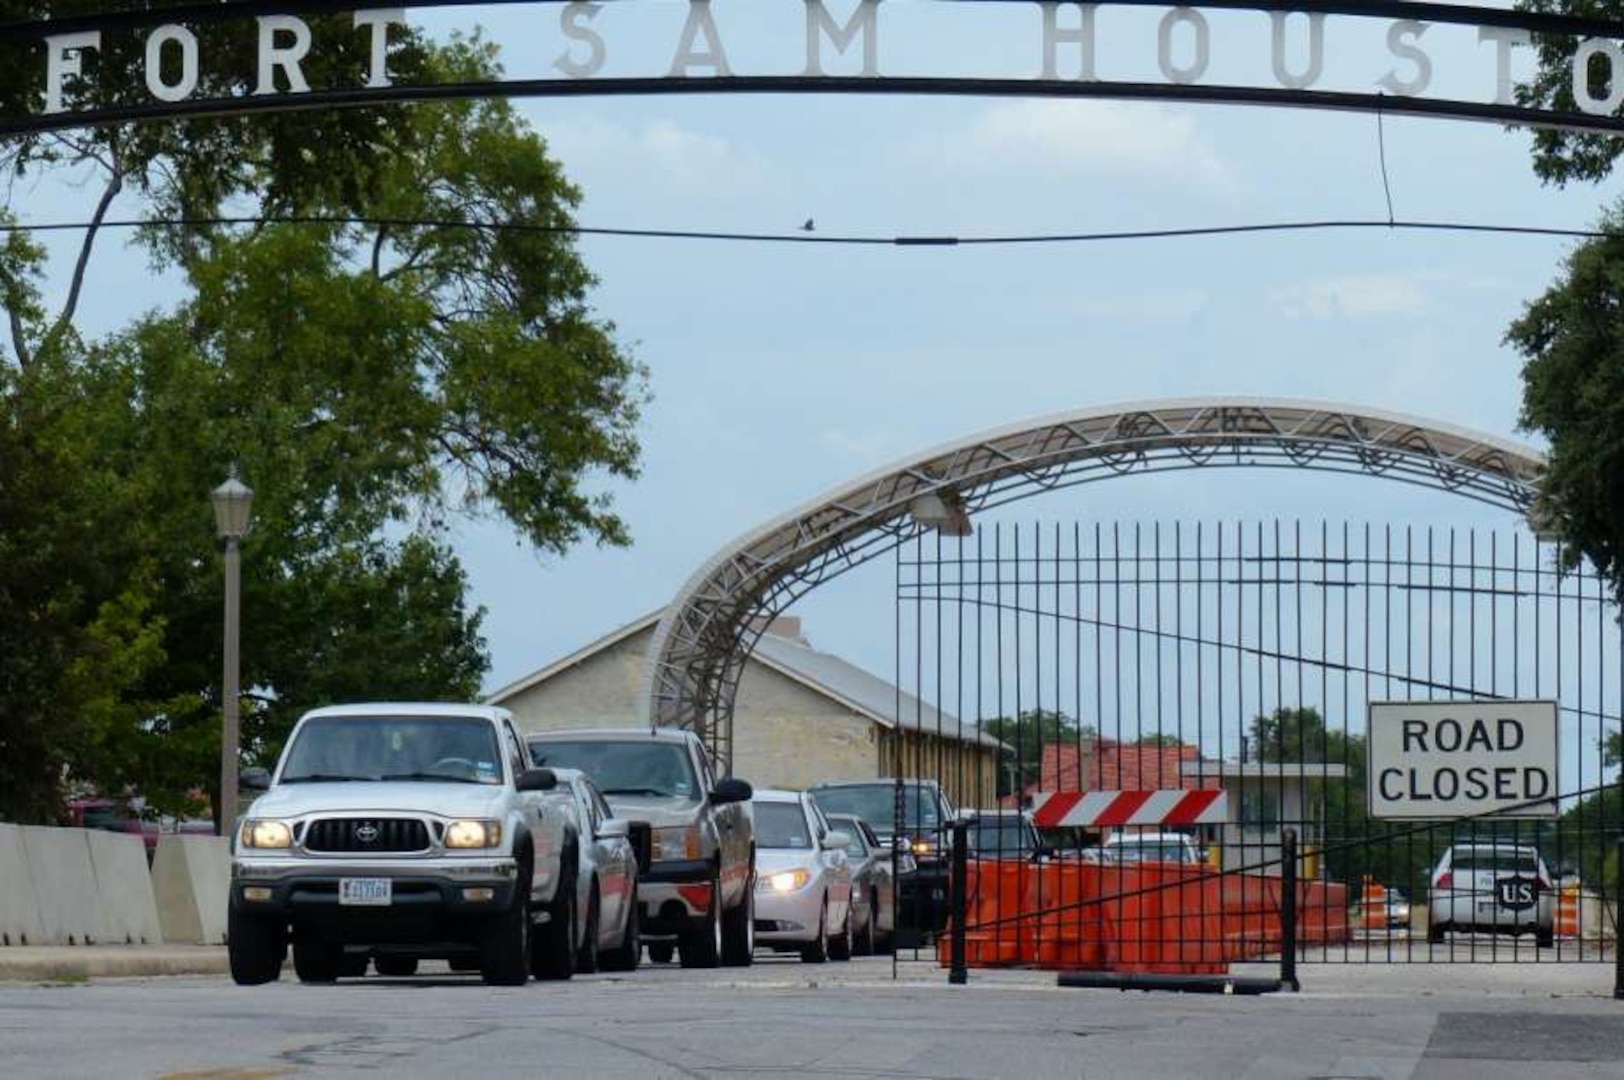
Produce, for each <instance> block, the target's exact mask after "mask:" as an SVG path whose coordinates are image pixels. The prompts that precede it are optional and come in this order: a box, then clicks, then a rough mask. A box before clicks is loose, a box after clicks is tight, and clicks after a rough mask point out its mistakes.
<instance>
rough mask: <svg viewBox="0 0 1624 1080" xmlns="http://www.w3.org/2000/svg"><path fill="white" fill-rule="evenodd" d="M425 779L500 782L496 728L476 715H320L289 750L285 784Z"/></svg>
mask: <svg viewBox="0 0 1624 1080" xmlns="http://www.w3.org/2000/svg"><path fill="white" fill-rule="evenodd" d="M344 780H420V781H443V782H452V783H464V784H500V783H501V782H502V756H501V753H500V751H499V750H498V747H497V742H496V729H495V728H494V727H492V726H491V724H490V722H489V721H487V720H482V719H480V718H478V717H472V716H321V717H317V718H315V719H313V720H309V721H306V722H305V724H304V726H303V727H301V728H300V729H299V733H298V734H297V735H296V736H294V739H293V745H292V746H291V747H289V748H288V757H287V762H286V764H284V765H283V767H282V776H281V779H280V783H284V784H298V783H314V782H318V781H344Z"/></svg>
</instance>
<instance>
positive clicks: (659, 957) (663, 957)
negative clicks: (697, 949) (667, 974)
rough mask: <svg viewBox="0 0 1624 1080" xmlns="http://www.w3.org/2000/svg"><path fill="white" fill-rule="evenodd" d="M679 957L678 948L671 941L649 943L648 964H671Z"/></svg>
mask: <svg viewBox="0 0 1624 1080" xmlns="http://www.w3.org/2000/svg"><path fill="white" fill-rule="evenodd" d="M676 957H677V947H676V946H675V945H673V944H671V943H670V942H669V941H651V942H649V943H648V962H649V963H651V964H669V963H670V962H671V961H672V960H675V959H676Z"/></svg>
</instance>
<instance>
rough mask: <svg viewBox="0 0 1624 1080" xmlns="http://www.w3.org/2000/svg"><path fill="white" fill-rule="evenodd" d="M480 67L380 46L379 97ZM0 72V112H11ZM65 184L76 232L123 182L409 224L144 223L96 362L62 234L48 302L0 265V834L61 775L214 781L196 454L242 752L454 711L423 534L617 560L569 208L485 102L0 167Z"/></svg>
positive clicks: (155, 207)
mask: <svg viewBox="0 0 1624 1080" xmlns="http://www.w3.org/2000/svg"><path fill="white" fill-rule="evenodd" d="M83 6H86V7H89V6H92V5H83ZM25 7H26V6H24V5H12V8H14V9H16V8H25ZM70 7H72V5H61V6H53V7H52V10H53V11H57V12H59V13H62V12H64V11H65V10H66V9H67V8H70ZM12 17H16V16H12ZM313 26H314V27H315V29H316V33H317V38H318V47H317V48H315V49H313V50H312V51H311V54H310V56H311V61H310V62H311V63H320V64H330V65H338V66H339V67H340V68H342V69H343V70H335V71H334V72H325V73H321V74H320V77H322V78H324V79H329V80H331V81H342V80H341V79H340V78H339V77H340V76H345V77H347V75H346V73H348V74H353V75H354V76H355V78H354V79H350V81H358V79H359V77H360V76H359V72H360V71H361V68H362V66H363V65H364V63H365V60H366V56H365V49H364V47H363V45H364V39H361V38H356V37H355V36H354V34H353V32H352V31H351V30H350V29H348V19H347V16H346V17H342V18H338V17H335V18H333V19H317V20H315V21H314V23H313ZM323 34H327V35H329V36H330V37H332V38H333V39H334V40H333V42H329V43H326V44H324V43H323V41H322V35H323ZM337 38H343V39H344V41H343V42H338V41H337ZM245 41H246V39H245ZM345 42H347V43H348V44H345ZM206 44H207V43H206ZM327 44H333V45H334V47H332V48H328V47H327ZM239 45H241V46H242V47H245V48H251V47H252V43H251V41H246V44H244V43H239ZM137 59H138V58H134V57H130V56H125V55H123V54H121V53H119V52H118V50H117V49H111V48H110V49H109V50H108V51H107V52H106V53H104V54H103V56H102V58H101V59H100V60H98V61H97V62H98V63H99V64H101V65H102V68H101V70H100V71H99V72H98V73H97V74H96V78H95V79H94V80H93V82H92V85H93V86H94V87H96V88H97V89H96V90H95V91H94V92H95V93H99V94H108V95H114V96H116V95H118V94H120V93H128V92H130V86H131V85H132V80H139V78H140V75H139V65H138V63H137ZM495 64H496V59H495V54H494V51H493V50H492V49H491V48H490V47H488V46H486V45H485V44H483V43H481V42H479V41H477V40H472V41H454V42H452V43H450V44H447V45H435V44H432V43H429V42H425V41H423V40H421V39H419V38H417V37H415V36H407V37H406V38H405V40H404V41H403V42H402V43H401V44H400V45H399V46H398V47H397V48H396V49H394V50H393V52H392V56H391V68H392V70H394V71H396V72H397V73H401V74H410V69H412V68H413V67H414V66H415V67H417V68H419V69H422V68H429V69H434V70H436V71H438V72H440V73H441V74H442V75H445V76H447V77H457V78H464V77H465V78H485V77H493V76H494V74H495ZM345 65H348V66H347V67H345ZM223 67H224V69H225V70H235V69H234V68H231V67H230V66H229V65H224V66H223ZM243 70H247V68H243ZM310 77H311V79H312V81H315V80H316V79H317V78H318V73H317V72H315V71H312V72H310ZM12 78H13V76H12V75H11V74H7V75H4V76H0V101H5V100H8V95H10V96H11V98H12V99H15V95H17V94H19V93H22V92H24V91H23V90H20V89H19V88H18V86H17V85H16V84H15V83H14V82H10V81H7V80H10V79H12ZM30 92H32V91H30ZM66 164H71V165H73V166H74V167H76V168H77V169H79V170H81V172H82V171H84V170H90V171H91V173H93V174H95V175H99V176H100V177H101V178H102V180H103V181H104V182H105V186H103V187H101V188H100V189H99V190H97V191H95V192H93V195H94V197H95V199H96V206H95V207H94V208H92V210H91V211H90V216H91V217H92V218H94V219H96V220H100V215H102V214H103V213H104V212H105V209H106V205H107V202H108V199H106V198H104V196H107V193H108V192H112V193H114V194H115V195H117V194H118V193H119V192H123V193H124V194H125V195H126V196H128V195H129V194H130V193H131V192H132V191H133V192H135V193H137V194H139V195H140V197H141V200H142V206H143V207H144V208H145V212H146V213H148V214H151V215H167V214H176V213H178V214H183V215H187V216H208V215H212V214H217V213H218V212H219V211H221V210H222V209H225V208H228V207H229V209H231V210H232V212H234V213H237V212H241V210H242V208H243V205H244V203H247V204H249V205H252V206H256V207H259V208H261V209H263V210H265V211H268V212H276V213H289V214H302V215H316V216H333V217H344V218H353V217H363V218H373V219H383V218H387V219H390V220H392V221H397V222H398V221H406V220H423V221H427V222H431V223H430V224H419V225H405V224H400V225H388V226H382V227H376V226H373V227H366V226H358V225H345V224H321V225H311V224H281V225H276V224H265V225H261V226H258V227H251V228H224V227H213V226H197V227H189V228H185V229H178V230H177V229H167V228H163V229H160V228H157V227H153V228H150V229H148V230H146V231H145V232H143V233H142V235H141V243H142V244H143V246H144V247H145V248H146V250H147V251H148V253H149V254H150V255H151V257H152V258H153V260H154V261H155V262H156V263H157V264H159V265H161V266H166V267H169V268H172V269H173V270H175V271H178V273H179V276H180V277H181V278H182V279H183V281H184V290H183V293H182V295H181V297H180V298H179V300H178V302H177V303H175V304H173V305H171V306H169V307H167V308H164V309H161V310H156V311H153V312H150V313H149V314H147V315H145V316H144V317H142V318H140V319H138V320H136V321H135V322H133V323H132V324H130V325H129V326H127V327H124V328H122V329H120V330H118V331H117V332H114V333H111V334H108V335H105V336H103V337H99V338H96V339H87V338H85V337H84V336H83V335H82V334H81V333H80V332H79V331H78V320H79V314H78V308H77V306H76V305H77V303H78V298H79V292H80V287H81V284H82V282H83V280H84V275H83V273H82V271H81V268H80V265H79V264H80V263H81V262H84V261H86V260H88V259H89V258H90V257H91V254H92V252H93V251H94V249H95V244H96V241H97V230H96V229H91V230H87V233H86V236H85V243H84V247H83V248H82V250H81V254H82V256H83V258H82V259H81V260H76V261H75V264H74V268H73V270H72V271H71V277H70V278H69V279H68V280H67V281H65V282H57V283H55V284H57V285H58V287H57V288H55V289H54V290H53V289H48V288H46V286H47V285H49V284H52V283H50V282H47V281H46V280H45V274H46V271H47V269H48V268H49V264H48V263H47V261H46V259H45V256H44V253H43V251H42V250H41V249H40V248H38V247H37V246H36V245H34V244H32V243H31V242H30V241H29V240H28V239H27V238H26V234H13V235H12V236H11V238H10V239H9V240H7V241H6V243H5V244H4V245H3V246H0V302H3V303H4V305H5V308H6V312H7V315H8V320H7V322H8V325H7V327H6V329H8V330H9V331H10V344H11V350H10V353H9V355H5V356H4V357H3V358H0V673H3V674H4V678H3V679H0V816H11V817H19V818H28V819H43V818H48V817H50V816H51V815H52V813H53V808H54V807H57V806H59V805H60V798H59V790H58V789H59V788H60V786H61V784H62V783H63V781H64V779H71V780H73V781H77V782H90V783H94V784H96V785H98V786H100V787H102V788H103V789H109V790H110V789H117V788H123V787H135V788H138V789H139V790H141V791H142V793H143V794H146V795H148V796H149V797H150V798H154V799H155V800H156V801H157V802H158V803H159V804H160V805H163V806H167V807H178V806H179V805H180V804H181V803H182V802H183V801H184V799H185V793H186V791H187V790H188V789H191V788H196V787H199V786H206V785H209V784H211V783H212V782H213V781H214V779H215V774H216V772H217V769H218V754H219V735H218V732H219V709H220V701H219V692H220V691H219V681H220V667H221V660H220V648H221V646H220V611H221V572H220V565H219V562H218V560H217V558H216V557H215V552H216V540H215V538H214V530H213V521H212V517H211V514H210V510H209V506H208V502H207V496H208V492H209V491H210V489H211V488H212V487H213V486H215V485H216V484H218V483H219V482H220V480H221V479H223V477H224V473H225V469H226V467H227V466H228V465H230V464H235V465H236V466H237V467H238V468H239V470H240V472H241V475H242V476H243V478H244V479H245V480H246V481H247V482H248V483H249V484H250V485H251V486H252V487H253V488H254V490H255V495H256V498H255V504H254V526H253V531H252V533H251V535H250V536H249V537H248V538H247V539H246V540H245V542H244V560H243V611H244V622H243V630H242V641H243V650H242V655H243V680H242V681H243V686H244V687H245V688H247V693H246V697H245V703H244V708H245V719H244V732H245V750H246V752H247V753H248V754H249V755H250V756H257V757H260V758H264V757H265V756H267V755H270V754H272V753H274V752H275V751H276V750H277V748H278V747H279V745H280V741H281V739H282V738H283V737H284V736H285V733H286V730H287V727H288V725H289V724H290V723H291V722H292V720H293V719H294V718H296V716H297V715H298V713H299V712H300V711H301V710H303V709H304V708H307V707H309V706H311V705H315V704H319V703H323V702H328V701H333V700H342V699H360V698H381V697H393V698H429V699H445V698H452V699H459V698H460V699H468V698H470V697H472V696H473V695H474V694H476V693H477V691H478V687H479V682H480V678H481V676H482V675H483V672H484V670H485V666H486V658H485V650H484V642H483V640H482V638H481V637H480V632H479V626H480V618H481V613H480V612H479V611H478V610H472V609H470V608H469V606H468V604H467V601H466V586H467V581H466V576H465V574H464V572H463V569H462V567H461V565H460V564H459V562H458V560H457V559H456V557H455V556H454V554H453V553H452V552H451V550H450V547H449V543H448V536H449V533H448V528H449V523H450V521H451V520H452V519H453V516H454V515H457V514H463V513H472V514H480V515H490V516H495V517H498V518H499V519H501V520H504V521H506V522H508V523H510V524H511V525H512V526H513V527H514V528H515V529H516V530H517V531H518V533H519V534H520V535H521V536H522V537H523V538H524V539H525V540H526V541H528V542H529V543H530V544H531V545H533V546H534V547H535V548H537V549H538V550H541V551H546V552H554V553H558V552H563V551H565V550H567V549H568V548H569V547H570V546H571V545H574V544H577V543H579V542H582V541H587V540H591V541H597V542H600V543H614V544H619V543H625V542H627V540H628V536H627V531H626V528H625V524H624V522H622V521H621V519H620V518H619V517H618V516H617V515H616V514H615V512H614V509H613V506H612V505H611V503H610V501H609V499H608V497H607V495H606V494H604V493H603V492H602V490H601V486H600V485H601V481H602V479H603V478H606V477H620V478H626V479H629V478H632V477H635V475H636V471H637V460H638V444H637V439H636V423H637V420H638V414H639V409H640V407H641V404H642V400H643V396H644V390H643V386H644V377H645V376H644V372H643V371H642V369H641V368H640V366H639V365H638V364H637V363H636V362H635V361H634V360H633V359H632V358H631V357H630V356H629V355H628V354H627V353H626V351H625V350H624V348H623V347H622V346H621V345H620V344H619V343H618V342H617V341H616V338H615V332H614V327H613V325H612V324H610V323H608V322H606V321H605V320H603V319H602V318H601V317H599V316H598V315H597V314H596V313H595V312H594V311H593V309H592V307H591V303H590V294H591V292H592V289H593V287H594V285H595V284H596V283H595V280H594V278H593V277H592V275H591V273H590V271H589V270H588V269H587V267H586V266H585V264H584V263H583V262H582V260H581V259H580V257H579V255H578V254H577V252H576V251H575V249H574V247H573V242H572V240H571V238H570V236H569V234H568V232H567V229H568V227H569V225H570V224H571V222H572V216H571V215H572V211H573V208H574V206H575V205H577V203H578V201H579V198H580V194H579V192H578V191H577V190H576V189H575V188H574V187H573V186H571V185H570V184H569V183H568V181H567V180H566V179H565V178H564V176H563V174H562V172H561V171H560V169H559V167H558V165H557V164H556V163H555V162H554V161H553V160H552V159H551V158H549V157H548V156H547V153H546V147H545V144H544V143H543V141H542V140H541V139H540V138H539V137H538V136H537V135H536V134H535V132H533V131H532V130H531V129H530V128H529V127H528V126H527V125H526V124H525V123H524V122H523V121H522V120H521V119H520V118H519V117H518V116H517V115H516V114H515V113H514V112H513V110H512V109H511V108H510V106H509V105H508V104H507V103H506V102H502V101H491V102H457V103H447V104H434V105H424V106H418V107H415V108H410V109H394V110H378V111H368V110H351V111H346V112H335V113H333V114H301V115H299V116H297V117H274V116H273V117H259V118H255V119H253V120H245V119H240V118H238V119H225V120H209V121H191V122H184V123H174V124H155V125H150V126H145V127H142V128H139V129H136V128H119V127H113V128H108V129H99V130H97V131H94V132H89V133H84V134H80V135H76V136H71V137H60V138H57V137H52V138H41V139H36V140H32V141H27V142H24V143H20V144H14V145H13V146H11V147H10V148H9V151H8V156H6V157H5V158H4V159H0V166H3V167H4V168H5V169H7V170H9V172H10V174H11V176H12V178H13V179H15V178H16V177H18V176H21V175H25V174H27V173H29V172H30V171H34V170H38V169H42V168H46V169H49V168H53V167H61V166H63V165H66ZM13 189H14V190H15V189H16V185H15V184H14V185H13ZM8 212H9V211H8ZM470 223H500V224H502V225H504V226H506V227H505V228H501V229H497V228H486V227H473V228H469V227H459V226H460V225H463V224H470ZM527 225H534V226H544V227H546V228H545V229H539V230H534V231H526V230H525V229H524V228H523V226H527ZM559 230H563V231H559ZM48 297H50V298H51V300H53V301H55V305H54V306H53V303H48V301H47V298H48Z"/></svg>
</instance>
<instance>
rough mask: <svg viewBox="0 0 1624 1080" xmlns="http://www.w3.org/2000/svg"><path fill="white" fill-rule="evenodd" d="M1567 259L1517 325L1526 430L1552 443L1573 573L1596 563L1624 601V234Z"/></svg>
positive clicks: (1549, 503) (1549, 495)
mask: <svg viewBox="0 0 1624 1080" xmlns="http://www.w3.org/2000/svg"><path fill="white" fill-rule="evenodd" d="M1620 225H1621V221H1620V218H1619V215H1618V214H1617V213H1614V214H1610V215H1608V216H1607V218H1606V219H1605V220H1604V221H1603V227H1604V229H1605V230H1606V233H1607V235H1606V236H1604V237H1602V238H1600V239H1595V240H1589V241H1586V242H1585V243H1583V244H1580V245H1579V246H1578V247H1576V248H1575V249H1574V250H1573V252H1572V253H1571V254H1570V255H1569V256H1568V259H1567V261H1566V263H1565V265H1564V267H1563V271H1562V273H1561V274H1560V275H1559V277H1558V279H1557V281H1556V282H1555V283H1554V284H1553V285H1552V286H1551V287H1550V288H1549V289H1547V290H1546V291H1545V293H1544V294H1543V295H1541V296H1540V297H1539V298H1537V299H1535V300H1534V301H1533V302H1532V303H1530V304H1529V305H1528V306H1527V308H1526V310H1525V311H1524V312H1523V315H1522V316H1521V318H1519V319H1517V320H1516V321H1515V322H1513V323H1512V324H1511V327H1510V329H1509V330H1508V331H1507V334H1506V340H1507V342H1508V343H1509V344H1511V345H1512V346H1513V347H1515V348H1516V349H1517V350H1518V351H1519V352H1520V353H1522V355H1523V356H1524V357H1525V358H1526V362H1525V363H1524V365H1523V400H1522V417H1521V421H1522V425H1523V427H1524V428H1525V429H1527V430H1529V431H1534V432H1538V433H1539V434H1540V435H1543V436H1544V437H1545V438H1546V439H1547V440H1548V441H1549V444H1550V450H1549V455H1548V457H1549V461H1548V465H1547V468H1546V472H1545V475H1544V476H1543V478H1542V479H1541V496H1540V497H1541V504H1542V505H1541V507H1540V512H1541V514H1542V515H1543V517H1544V518H1545V519H1546V520H1547V522H1548V523H1549V525H1550V526H1551V527H1552V528H1554V529H1555V530H1556V531H1557V532H1558V533H1559V534H1560V536H1561V537H1562V538H1563V541H1564V543H1563V549H1562V553H1563V558H1564V560H1565V561H1566V562H1567V564H1568V565H1570V566H1572V565H1577V564H1578V562H1579V561H1580V560H1581V559H1588V560H1589V561H1590V562H1591V563H1592V564H1593V565H1594V566H1595V567H1596V569H1597V570H1598V571H1599V572H1600V573H1601V574H1602V575H1603V576H1604V577H1605V578H1606V579H1607V581H1609V582H1610V583H1611V585H1612V588H1613V591H1614V594H1615V595H1618V593H1619V589H1620V584H1621V580H1624V577H1621V575H1624V486H1621V485H1620V484H1619V482H1618V477H1620V476H1624V305H1621V304H1620V302H1619V301H1620V297H1621V296H1624V231H1621V228H1620Z"/></svg>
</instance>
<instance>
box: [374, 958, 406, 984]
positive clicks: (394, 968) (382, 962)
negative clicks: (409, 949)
mask: <svg viewBox="0 0 1624 1080" xmlns="http://www.w3.org/2000/svg"><path fill="white" fill-rule="evenodd" d="M372 966H373V967H375V968H377V969H378V974H379V975H385V976H388V977H389V978H391V979H405V978H409V977H411V976H413V975H416V974H417V957H415V956H378V957H375V958H373V961H372Z"/></svg>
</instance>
